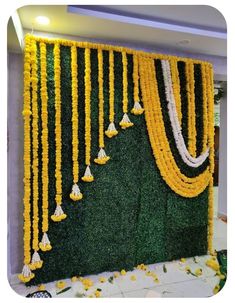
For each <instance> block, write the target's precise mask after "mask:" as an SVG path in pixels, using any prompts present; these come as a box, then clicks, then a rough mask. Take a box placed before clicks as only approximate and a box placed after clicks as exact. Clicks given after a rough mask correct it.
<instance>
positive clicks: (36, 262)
mask: <svg viewBox="0 0 235 303" xmlns="http://www.w3.org/2000/svg"><path fill="white" fill-rule="evenodd" d="M42 264H43V261H42V260H41V258H40V256H39V253H38V252H37V251H36V250H35V251H34V253H33V256H32V260H31V264H30V265H29V268H30V269H31V270H35V269H37V268H41V267H42Z"/></svg>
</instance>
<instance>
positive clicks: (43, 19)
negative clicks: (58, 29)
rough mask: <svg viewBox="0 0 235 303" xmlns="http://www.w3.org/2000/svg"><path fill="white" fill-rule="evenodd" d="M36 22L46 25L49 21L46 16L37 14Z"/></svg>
mask: <svg viewBox="0 0 235 303" xmlns="http://www.w3.org/2000/svg"><path fill="white" fill-rule="evenodd" d="M35 20H36V22H37V23H38V24H41V25H48V24H49V23H50V19H49V18H47V17H46V16H37V17H36V18H35Z"/></svg>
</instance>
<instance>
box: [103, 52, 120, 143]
mask: <svg viewBox="0 0 235 303" xmlns="http://www.w3.org/2000/svg"><path fill="white" fill-rule="evenodd" d="M114 115H115V112H114V56H113V51H112V50H111V51H110V52H109V122H110V123H109V126H108V129H107V130H106V131H105V134H106V136H107V137H109V138H112V137H114V136H116V135H117V134H118V131H117V130H116V127H115V124H114Z"/></svg>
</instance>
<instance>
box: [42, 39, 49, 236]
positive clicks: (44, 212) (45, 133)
mask: <svg viewBox="0 0 235 303" xmlns="http://www.w3.org/2000/svg"><path fill="white" fill-rule="evenodd" d="M40 62H41V102H42V108H41V118H42V136H41V138H42V231H43V232H47V231H48V184H49V179H48V163H49V160H48V112H47V103H48V94H47V62H46V44H45V43H44V42H41V43H40Z"/></svg>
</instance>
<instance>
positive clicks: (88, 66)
mask: <svg viewBox="0 0 235 303" xmlns="http://www.w3.org/2000/svg"><path fill="white" fill-rule="evenodd" d="M84 83H85V154H86V155H85V163H86V166H87V167H86V170H85V174H84V177H82V180H83V181H86V182H87V181H88V180H90V182H91V181H93V180H94V177H93V175H92V174H91V170H90V164H91V59H90V49H89V48H85V75H84ZM88 182H89V181H88Z"/></svg>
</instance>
